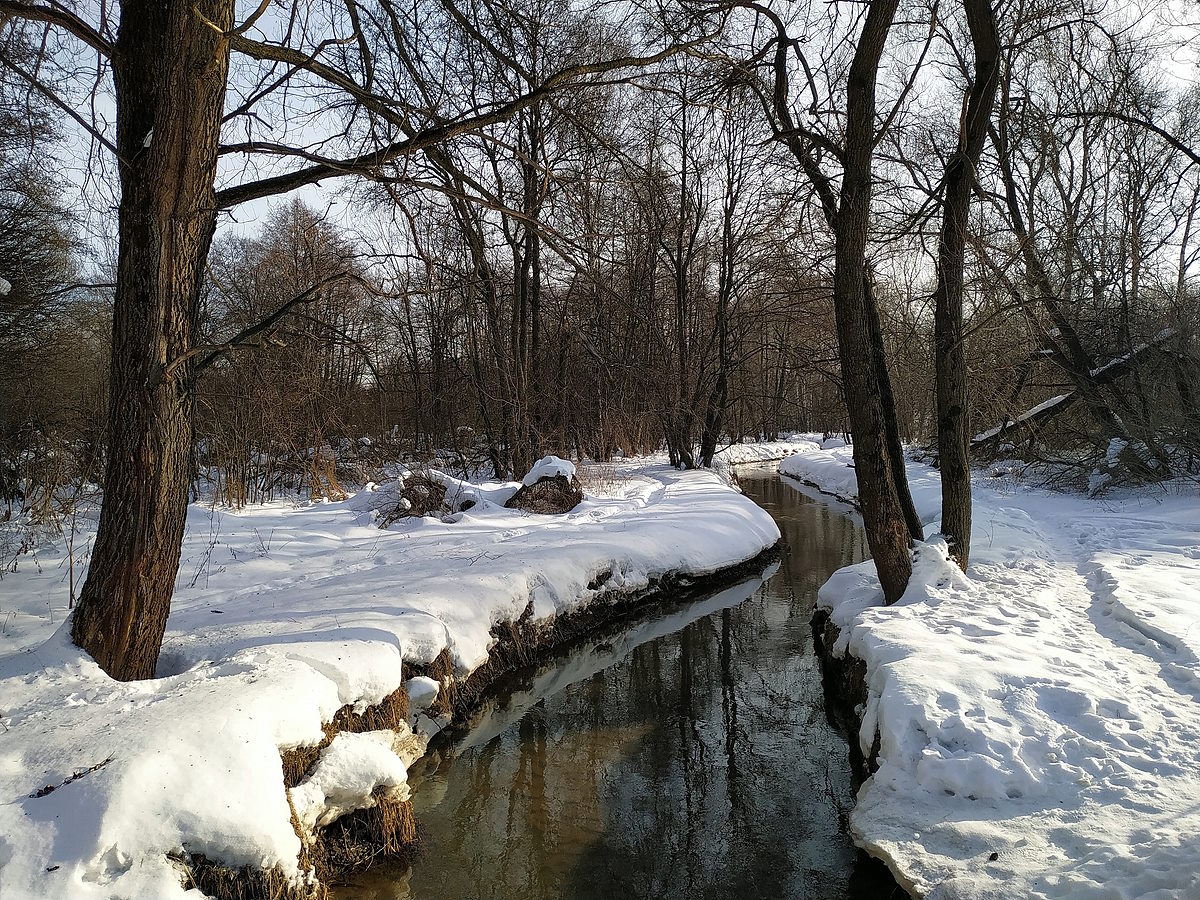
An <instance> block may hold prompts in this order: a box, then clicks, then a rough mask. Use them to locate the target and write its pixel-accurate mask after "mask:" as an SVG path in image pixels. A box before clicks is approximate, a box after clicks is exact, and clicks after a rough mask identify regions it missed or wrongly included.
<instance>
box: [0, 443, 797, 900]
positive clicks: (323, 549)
mask: <svg viewBox="0 0 1200 900" xmlns="http://www.w3.org/2000/svg"><path fill="white" fill-rule="evenodd" d="M552 465H553V464H552ZM568 465H569V464H568ZM442 477H443V478H444V479H445V480H446V483H447V484H453V485H455V486H456V489H457V490H459V491H460V492H462V493H463V494H469V495H470V496H471V497H472V498H474V499H476V500H477V503H476V505H475V506H474V507H472V508H471V509H469V510H467V511H465V512H458V513H454V514H452V515H448V516H447V517H446V518H445V519H444V520H438V519H436V518H419V519H418V518H405V519H401V520H399V521H398V522H396V523H395V524H394V525H392V526H391V527H390V528H388V529H386V530H383V529H380V528H379V527H378V526H377V524H376V522H377V521H378V520H379V517H380V515H381V514H382V513H385V512H386V511H387V510H388V509H389V506H390V507H394V506H395V504H396V501H397V497H398V488H397V484H396V483H395V482H392V483H390V484H387V485H382V486H380V485H370V486H368V488H365V489H364V490H362V491H360V492H358V493H357V494H355V495H354V496H352V497H350V498H349V499H347V500H345V501H343V502H311V503H302V504H295V503H288V502H283V501H277V502H273V503H269V504H265V505H262V506H254V507H249V508H246V509H243V510H231V509H224V508H210V507H206V506H203V505H198V504H194V505H192V506H191V507H190V508H189V511H188V521H187V534H186V536H185V539H184V545H183V553H182V558H181V559H182V561H181V565H180V570H179V577H178V580H177V582H176V589H175V595H174V599H173V605H172V611H171V617H170V619H169V621H168V626H167V634H166V637H165V640H164V644H163V653H162V655H161V657H160V663H159V671H158V676H159V677H157V678H155V679H153V680H149V681H142V682H132V683H119V682H114V681H112V680H111V679H109V678H107V677H106V676H105V675H104V673H103V672H102V671H100V669H99V668H98V667H97V666H96V665H95V664H94V663H93V662H92V661H91V660H90V658H88V657H87V656H85V655H84V654H82V653H81V652H80V651H79V650H78V649H77V648H75V647H74V646H73V645H72V644H71V643H70V642H69V640H68V637H67V633H66V629H65V627H60V626H61V625H62V622H63V620H64V618H65V615H66V609H65V607H66V599H67V598H66V593H67V586H66V580H67V578H66V573H67V559H68V557H67V550H66V546H65V544H66V542H65V540H63V539H58V540H55V541H49V540H47V541H46V542H44V543H42V544H41V545H39V546H38V547H37V548H36V549H35V550H34V551H33V552H32V553H30V554H27V555H23V556H20V557H19V558H18V560H17V566H16V571H15V572H14V571H7V572H5V574H4V577H3V580H0V896H2V897H3V898H4V900H10V898H12V900H32V898H38V900H53V898H92V897H95V898H101V897H103V898H109V897H118V898H143V897H155V898H161V900H170V898H173V897H182V896H185V891H184V889H183V888H182V887H181V886H180V874H179V872H178V871H177V870H176V868H175V864H174V863H173V862H172V861H171V860H170V859H169V858H168V855H167V854H169V853H175V852H178V851H179V850H181V849H185V848H186V849H187V850H188V851H191V852H198V853H203V854H204V855H205V856H207V857H209V858H212V859H215V860H219V861H221V862H223V863H226V864H228V865H233V866H238V865H255V866H263V867H270V866H272V865H277V866H279V867H280V868H281V870H282V871H283V872H285V873H287V874H289V875H291V876H292V877H295V878H300V877H303V874H302V873H301V872H299V869H298V863H297V857H298V854H299V852H300V843H299V838H298V837H297V836H296V834H295V832H294V830H293V828H292V826H291V814H290V809H289V805H288V799H289V796H288V792H287V791H285V789H284V785H283V778H282V767H281V762H280V756H279V751H281V750H286V749H290V748H294V747H298V746H302V745H311V744H315V743H317V742H319V741H320V739H321V738H322V731H321V723H322V722H327V721H329V720H330V719H331V718H332V716H333V714H334V713H335V712H336V711H337V710H338V709H339V708H340V707H341V706H343V705H350V706H352V707H354V708H356V709H359V710H361V709H363V708H365V707H366V706H368V705H370V704H373V703H377V702H379V701H380V700H381V699H383V698H384V697H385V696H387V695H388V694H389V693H391V692H392V691H393V690H395V689H396V688H397V687H398V686H399V685H401V684H402V683H403V680H404V679H403V675H402V670H401V663H402V661H404V660H407V661H410V662H414V663H425V662H429V661H431V660H433V659H434V658H435V657H436V656H437V655H438V654H439V653H440V652H441V651H442V650H443V649H446V648H448V649H449V650H450V653H451V656H452V658H453V660H454V663H455V665H456V667H457V670H458V672H459V674H465V673H466V672H468V671H470V670H472V669H474V668H475V667H477V666H478V665H480V664H481V663H482V662H484V660H485V659H486V658H487V654H488V650H489V648H490V646H491V644H492V640H493V638H492V635H491V630H492V627H493V626H494V625H495V624H497V623H500V622H503V621H508V620H514V619H516V618H518V617H519V616H520V615H521V614H522V613H524V612H525V610H526V609H527V608H529V609H530V610H531V616H532V619H533V621H534V622H539V621H548V620H550V619H552V618H553V617H555V616H557V615H559V614H563V613H567V612H572V611H575V610H579V609H581V608H582V607H584V606H586V605H587V604H589V603H592V602H604V600H605V599H606V598H608V597H611V596H612V594H613V593H615V592H638V591H640V590H643V589H645V588H646V587H647V586H648V585H650V584H651V582H652V581H654V580H655V579H657V578H659V577H661V576H663V575H666V574H667V573H684V574H690V575H703V574H707V573H711V572H715V571H717V570H720V569H724V568H727V567H729V566H732V565H735V564H738V563H741V562H744V561H745V560H748V559H751V558H753V557H755V556H756V555H758V554H759V553H760V552H761V551H763V550H765V549H766V548H768V547H770V546H772V545H774V544H775V543H776V541H777V540H778V538H779V531H778V529H777V528H776V526H775V523H774V522H773V520H772V519H771V518H770V516H769V515H767V514H766V513H765V512H764V511H763V510H761V509H760V508H758V507H757V506H756V505H755V504H754V503H752V502H751V501H749V500H748V499H746V498H744V497H742V496H741V495H740V494H739V493H738V492H737V491H736V490H735V489H733V488H731V487H730V486H729V484H728V483H727V482H726V481H725V480H723V479H722V478H721V477H720V476H719V475H718V474H716V473H714V472H709V471H691V472H677V471H675V470H673V469H670V468H669V467H667V466H665V465H661V464H652V463H645V462H627V463H623V464H622V468H621V474H620V478H616V479H613V481H612V486H611V491H608V492H606V495H605V496H596V495H589V496H586V497H585V499H584V501H583V502H582V503H581V504H580V505H579V506H578V507H576V509H574V510H573V511H572V512H571V513H569V514H567V515H562V516H536V515H531V514H528V513H524V512H521V511H518V510H508V509H504V508H503V505H502V503H503V500H502V499H501V498H503V497H506V496H511V494H512V492H513V491H515V490H516V488H517V485H516V484H513V483H495V482H493V483H489V484H481V485H467V484H466V483H464V482H458V481H456V480H454V479H450V478H448V476H442ZM79 522H80V527H81V528H82V532H81V533H80V534H77V535H75V539H74V546H75V549H76V562H75V575H76V578H77V579H78V578H81V577H82V569H83V568H84V566H85V564H86V559H85V558H81V557H80V548H81V547H82V548H86V547H88V546H90V537H91V533H92V530H93V529H94V522H95V516H94V511H93V513H92V514H89V515H84V516H81V517H80V519H79ZM6 527H15V525H14V523H9V524H8V526H6ZM85 555H86V554H85ZM593 584H600V585H601V586H600V587H591V585H593ZM429 682H430V679H424V680H420V679H412V680H410V682H409V684H410V687H412V688H414V689H415V690H414V691H413V694H414V702H413V707H414V709H419V708H420V707H421V706H422V705H423V704H427V703H428V701H429V700H430V699H431V697H430V694H431V691H433V690H435V689H436V684H435V683H429ZM419 718H420V720H421V721H422V723H423V724H427V723H428V719H427V718H425V717H419ZM402 737H404V736H402ZM407 739H408V742H407V743H406V742H405V741H404V740H399V741H398V740H397V739H395V738H394V737H393V736H387V741H388V742H391V743H390V746H389V745H388V743H387V742H385V740H384V736H382V735H375V736H371V735H355V736H350V735H345V736H342V737H340V738H339V739H337V740H335V742H334V743H333V744H331V745H330V746H329V747H328V748H327V749H326V750H325V751H324V755H323V757H322V759H321V762H320V763H319V764H318V767H317V769H316V770H315V771H314V772H312V773H311V775H310V777H309V779H308V780H307V781H306V782H305V783H304V784H303V785H300V786H298V787H297V788H296V789H294V790H293V791H292V792H291V797H292V799H293V801H297V802H296V807H297V811H298V813H300V815H301V816H302V818H303V821H304V822H305V823H306V824H308V823H312V824H315V823H318V822H324V821H329V820H330V818H331V817H333V816H336V815H338V814H340V813H342V812H345V811H347V810H348V809H352V808H355V807H356V806H363V805H367V804H369V803H371V802H374V801H373V800H371V799H370V795H371V790H372V789H373V788H375V787H379V786H381V785H382V786H383V787H385V788H389V789H392V790H395V791H397V792H402V791H403V790H404V789H405V788H404V787H403V785H404V784H405V783H406V780H405V778H404V772H405V769H406V764H407V762H408V761H410V760H411V757H412V754H413V752H414V745H413V744H412V743H411V741H413V740H417V738H414V737H413V736H407ZM76 776H78V777H76ZM47 786H55V787H54V789H53V790H52V791H50V792H49V793H44V794H43V796H40V797H38V796H35V795H36V794H37V793H39V792H41V791H42V789H43V788H45V787H47ZM188 896H195V894H190V895H188Z"/></svg>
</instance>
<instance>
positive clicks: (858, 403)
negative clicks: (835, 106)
mask: <svg viewBox="0 0 1200 900" xmlns="http://www.w3.org/2000/svg"><path fill="white" fill-rule="evenodd" d="M896 6H897V2H896V0H876V2H874V3H872V4H871V5H870V8H869V10H868V12H867V16H866V21H865V23H864V25H863V31H862V35H861V36H860V38H859V42H858V47H857V49H856V51H855V54H854V61H853V63H852V64H851V66H850V75H849V78H848V80H847V86H846V147H845V158H844V170H843V174H842V191H841V200H840V203H839V207H838V214H837V245H836V250H835V258H834V286H833V291H834V310H835V313H836V316H837V332H838V351H839V355H840V357H841V366H842V383H843V386H844V388H845V392H846V406H847V410H848V412H849V417H850V430H851V433H852V434H853V437H854V467H855V472H856V474H857V476H858V496H859V503H860V504H861V506H862V514H863V525H864V527H865V530H866V533H867V543H868V544H869V545H870V548H871V555H872V557H874V559H875V566H876V569H877V570H878V572H879V581H880V583H881V584H882V586H883V594H884V598H885V600H886V601H887V602H888V603H893V602H895V601H896V600H898V599H900V596H901V595H902V594H903V593H904V589H905V587H906V586H907V585H908V579H909V576H910V575H912V557H911V555H910V553H909V527H908V522H907V518H906V516H905V511H904V508H903V504H902V503H901V501H900V497H899V494H898V492H897V485H896V478H895V475H894V470H893V461H892V458H891V454H890V452H889V448H888V441H887V432H888V429H887V416H886V414H885V410H884V405H883V395H882V388H881V385H880V383H879V377H878V371H879V370H878V366H877V364H876V362H875V358H874V341H873V340H872V316H873V315H874V314H875V311H874V310H873V309H872V308H871V305H870V303H871V299H872V298H871V296H870V295H869V294H868V292H867V291H866V289H865V279H864V278H863V267H864V265H865V263H866V244H867V230H868V228H869V226H870V220H871V156H872V147H873V145H874V141H875V81H876V76H877V72H878V67H879V59H880V57H881V56H882V54H883V46H884V42H885V41H886V40H887V34H888V31H889V30H890V28H891V24H892V19H893V17H894V16H895V14H896Z"/></svg>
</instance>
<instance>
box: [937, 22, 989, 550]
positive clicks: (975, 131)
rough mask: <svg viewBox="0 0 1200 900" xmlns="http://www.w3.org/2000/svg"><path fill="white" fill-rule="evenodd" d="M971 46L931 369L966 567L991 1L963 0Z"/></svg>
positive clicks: (948, 189) (941, 250)
mask: <svg viewBox="0 0 1200 900" xmlns="http://www.w3.org/2000/svg"><path fill="white" fill-rule="evenodd" d="M963 6H964V7H965V9H966V14H967V28H968V29H969V31H970V33H971V44H972V46H973V48H974V52H975V71H974V74H973V76H972V79H971V82H970V85H969V87H968V90H967V94H966V97H965V98H964V108H963V116H962V124H961V127H960V129H959V135H958V147H957V148H956V149H955V151H954V153H953V154H952V155H951V156H950V158H949V160H948V161H947V163H946V170H945V174H944V176H943V179H942V188H943V191H944V195H943V199H942V228H941V235H940V237H939V239H938V253H937V287H936V289H935V290H934V293H933V298H934V319H933V321H934V350H935V353H934V368H935V381H936V385H937V438H938V464H939V467H940V469H941V473H942V534H943V535H945V536H946V540H947V542H948V543H949V545H950V552H951V554H952V555H953V556H954V561H955V562H957V563H958V565H959V566H960V567H961V568H962V569H963V570H966V568H967V561H968V556H969V554H970V550H971V459H970V454H971V416H970V398H969V391H968V378H967V355H966V347H965V335H964V333H963V257H964V252H965V247H966V237H967V228H968V224H967V216H968V213H969V210H970V201H971V193H972V191H973V189H974V187H975V183H976V181H975V171H976V168H977V166H978V165H979V157H980V154H981V153H982V152H983V144H984V140H985V139H986V137H987V134H988V124H989V121H990V118H991V114H992V107H993V105H994V104H995V101H996V89H997V86H998V85H999V82H1000V36H999V30H998V28H997V25H996V14H995V12H994V11H993V10H992V6H991V0H963Z"/></svg>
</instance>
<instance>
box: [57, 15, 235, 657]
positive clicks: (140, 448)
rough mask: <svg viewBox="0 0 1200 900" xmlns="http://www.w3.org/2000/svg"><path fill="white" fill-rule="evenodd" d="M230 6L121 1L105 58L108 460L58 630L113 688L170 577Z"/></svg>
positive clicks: (154, 618)
mask: <svg viewBox="0 0 1200 900" xmlns="http://www.w3.org/2000/svg"><path fill="white" fill-rule="evenodd" d="M233 6H234V4H233V0H184V2H181V0H170V2H167V0H126V2H125V3H124V4H123V6H122V11H121V12H122V14H121V27H120V33H119V36H118V38H117V44H116V52H115V54H114V57H113V76H114V82H115V86H116V99H117V151H118V156H119V160H120V161H119V163H118V165H119V172H120V182H121V203H120V208H119V211H118V236H119V249H118V257H117V288H116V305H115V309H114V315H113V342H112V375H111V379H112V380H111V391H110V401H109V409H108V448H109V449H108V463H107V466H106V467H105V473H104V504H103V507H102V509H101V513H100V526H99V531H98V532H97V534H96V543H95V549H94V550H93V553H92V562H91V566H90V568H89V570H88V577H87V581H86V582H85V583H84V586H83V591H82V593H81V594H80V599H79V606H78V608H77V609H76V611H75V617H74V621H73V623H72V631H71V633H72V637H73V638H74V639H75V642H76V643H77V644H78V645H79V646H80V647H82V648H83V649H84V650H86V651H87V652H88V653H90V654H91V655H92V657H93V658H94V659H95V660H96V661H97V662H98V663H99V664H100V666H101V668H103V669H104V670H105V671H106V672H107V673H108V674H109V675H111V676H112V677H113V678H116V679H120V680H133V679H140V678H150V677H152V676H153V675H154V669H155V666H156V664H157V661H158V653H159V649H160V648H161V646H162V638H163V633H164V631H165V630H166V624H167V614H168V613H169V611H170V606H171V594H172V591H173V590H174V586H175V576H176V574H177V572H178V569H179V555H180V546H181V542H182V539H183V530H184V521H185V519H186V516H187V487H188V460H189V454H190V450H191V445H192V411H193V397H194V387H193V368H194V365H193V362H192V361H191V359H190V358H188V357H187V354H188V351H189V350H190V349H191V347H192V342H193V338H194V332H195V329H196V326H197V323H196V318H197V310H198V302H197V299H198V294H199V285H200V279H201V277H202V273H203V268H204V261H205V258H206V257H207V255H208V247H209V244H210V242H211V240H212V234H213V229H214V224H215V213H216V203H215V197H214V191H213V179H214V177H215V174H216V159H217V143H218V137H219V133H220V123H221V115H222V112H223V108H224V102H225V82H226V76H227V74H228V69H229V44H228V40H227V38H226V37H225V36H224V34H223V32H224V33H227V32H228V31H230V30H231V29H232V27H233ZM206 20H207V21H206ZM181 357H182V358H183V359H182V360H181ZM177 360H181V361H180V362H178V363H177V364H176V361H177Z"/></svg>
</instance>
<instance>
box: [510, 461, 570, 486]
mask: <svg viewBox="0 0 1200 900" xmlns="http://www.w3.org/2000/svg"><path fill="white" fill-rule="evenodd" d="M556 475H562V476H563V477H564V478H566V479H567V481H570V480H572V479H573V478H574V477H575V463H573V462H570V461H569V460H565V459H562V458H561V457H558V456H543V457H542V458H541V459H539V460H538V461H537V462H535V463H534V464H533V468H532V469H530V470H529V474H528V475H526V476H525V477H524V478H523V479H521V484H522V485H523V486H525V487H529V486H530V485H531V484H537V483H538V482H539V481H541V480H542V479H543V478H554V477H555V476H556Z"/></svg>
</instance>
